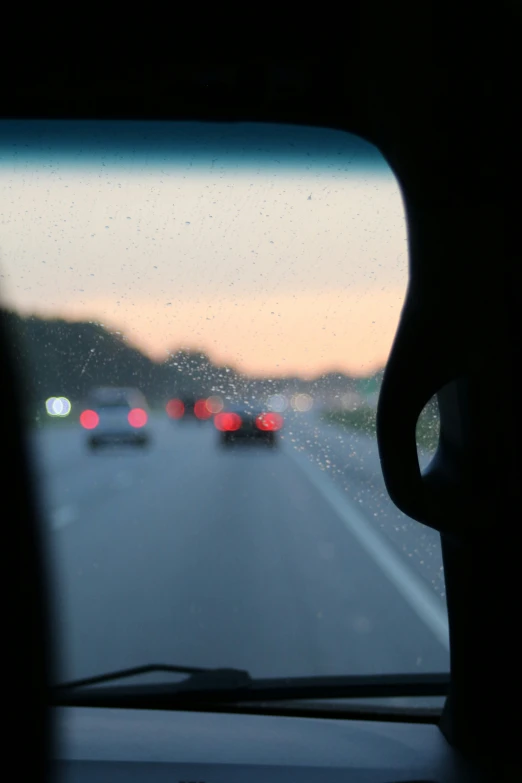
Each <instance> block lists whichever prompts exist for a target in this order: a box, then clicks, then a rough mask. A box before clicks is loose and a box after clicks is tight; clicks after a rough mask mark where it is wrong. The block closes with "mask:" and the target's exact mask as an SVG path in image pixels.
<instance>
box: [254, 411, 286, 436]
mask: <svg viewBox="0 0 522 783" xmlns="http://www.w3.org/2000/svg"><path fill="white" fill-rule="evenodd" d="M282 426H283V417H282V416H280V415H279V413H260V414H259V416H258V417H257V418H256V427H257V428H258V430H262V431H263V432H276V431H277V430H280V429H281V427H282Z"/></svg>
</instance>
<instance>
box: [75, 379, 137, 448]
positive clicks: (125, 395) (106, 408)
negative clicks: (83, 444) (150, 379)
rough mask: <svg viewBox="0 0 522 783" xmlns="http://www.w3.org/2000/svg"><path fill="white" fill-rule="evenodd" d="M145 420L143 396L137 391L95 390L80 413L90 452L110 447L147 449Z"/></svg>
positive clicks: (117, 389) (119, 389)
mask: <svg viewBox="0 0 522 783" xmlns="http://www.w3.org/2000/svg"><path fill="white" fill-rule="evenodd" d="M148 419H149V414H148V409H147V403H146V401H145V397H144V396H143V394H142V393H141V392H140V391H138V390H137V389H122V388H99V389H95V390H93V391H92V392H91V394H90V395H89V397H88V398H87V401H86V405H85V407H84V409H83V411H82V413H81V414H80V424H81V425H82V427H83V428H84V429H85V430H86V431H87V443H88V445H89V447H90V448H91V449H96V448H98V447H100V446H104V445H110V444H113V445H120V444H121V445H123V444H128V445H133V446H142V447H143V446H147V445H148V444H149V442H150V432H149V427H148Z"/></svg>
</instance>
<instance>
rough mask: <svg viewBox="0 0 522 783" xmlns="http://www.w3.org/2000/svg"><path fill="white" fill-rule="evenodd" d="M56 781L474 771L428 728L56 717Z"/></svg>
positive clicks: (410, 782) (410, 781) (136, 782)
mask: <svg viewBox="0 0 522 783" xmlns="http://www.w3.org/2000/svg"><path fill="white" fill-rule="evenodd" d="M54 715H55V718H56V726H55V728H56V735H57V746H56V749H55V753H54V758H55V761H54V764H55V770H54V771H55V773H56V774H55V778H56V779H58V780H60V781H64V782H65V781H66V782H67V783H68V782H69V781H75V782H76V781H78V782H80V781H81V783H91V781H92V783H94V781H96V782H97V783H104V781H111V783H124V781H125V783H146V782H147V783H151V782H152V781H153V782H156V781H157V783H163V781H164V782H165V783H167V781H168V783H319V782H321V783H341V782H342V783H352V781H353V783H421V782H422V783H428V782H429V783H443V781H444V782H445V781H471V780H473V779H474V778H473V777H471V774H470V770H469V769H468V767H467V766H466V765H465V764H464V762H463V760H462V759H461V757H460V756H459V754H458V753H456V752H455V751H454V750H453V749H452V748H451V747H450V746H449V745H448V743H447V742H446V741H445V739H444V737H443V735H442V734H441V732H440V731H439V729H438V728H437V726H435V725H432V724H427V723H399V722H379V721H374V720H368V721H364V720H346V719H323V718H308V717H307V718H301V717H281V716H276V715H252V714H246V715H245V714H232V713H225V714H223V713H208V712H204V713H203V712H192V711H190V712H180V711H160V710H127V709H112V708H111V709H102V708H91V707H57V708H55V709H54Z"/></svg>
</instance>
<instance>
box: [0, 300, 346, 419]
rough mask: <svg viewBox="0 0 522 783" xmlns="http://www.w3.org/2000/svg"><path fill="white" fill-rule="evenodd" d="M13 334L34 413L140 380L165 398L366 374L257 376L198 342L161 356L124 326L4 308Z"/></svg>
mask: <svg viewBox="0 0 522 783" xmlns="http://www.w3.org/2000/svg"><path fill="white" fill-rule="evenodd" d="M2 318H3V319H4V322H5V324H6V327H7V331H8V334H10V335H11V338H10V339H11V345H12V355H13V358H14V361H15V366H16V371H17V373H18V376H19V379H20V383H21V388H22V393H23V395H24V402H25V404H26V408H27V410H28V411H30V412H31V413H33V412H35V411H37V410H40V409H41V406H42V403H43V401H45V400H46V399H47V398H48V397H52V396H65V397H68V398H69V399H70V400H75V401H80V400H82V399H84V398H85V396H86V395H87V394H88V392H89V391H90V390H91V389H92V388H93V387H96V386H128V387H129V386H130V387H136V388H139V389H140V390H141V391H143V393H144V394H145V395H146V397H147V399H148V400H149V402H150V403H151V404H154V405H156V404H163V403H164V402H165V401H166V400H168V399H169V398H170V397H173V396H182V395H201V396H203V395H209V394H221V395H223V396H224V397H225V398H227V399H241V397H242V396H245V395H248V396H249V397H250V398H252V396H260V395H266V394H275V393H281V392H286V393H288V392H289V391H290V392H292V393H295V392H309V393H312V394H315V395H318V394H319V395H320V394H322V393H323V394H324V393H332V391H333V390H335V389H338V390H339V392H340V393H342V392H343V391H349V390H353V389H354V388H355V387H356V385H357V383H359V386H360V380H359V381H358V382H357V381H356V379H354V378H352V377H351V376H349V375H346V374H344V373H327V374H324V375H321V376H320V377H318V378H316V379H314V380H312V381H310V380H305V379H303V378H300V377H296V376H292V377H286V378H253V377H248V376H246V375H245V374H243V373H241V372H240V371H239V370H238V369H237V368H235V367H230V366H223V365H219V364H216V363H214V362H213V361H212V360H211V358H210V357H209V356H208V355H207V354H206V353H205V352H204V351H199V350H194V349H191V350H187V349H177V350H173V351H172V352H171V353H170V354H169V355H168V356H167V357H166V358H165V360H164V361H163V362H157V361H154V360H152V359H151V358H150V357H148V356H146V355H145V354H144V353H142V352H141V351H140V350H139V349H138V348H136V347H135V346H133V345H132V344H131V343H130V342H129V341H128V340H127V339H126V337H125V336H124V335H123V334H121V333H118V332H112V331H109V330H107V329H106V328H105V327H104V326H102V325H101V324H99V323H96V322H90V321H67V320H64V319H62V318H51V319H48V318H42V317H37V316H23V315H21V314H19V313H16V312H14V311H12V310H2Z"/></svg>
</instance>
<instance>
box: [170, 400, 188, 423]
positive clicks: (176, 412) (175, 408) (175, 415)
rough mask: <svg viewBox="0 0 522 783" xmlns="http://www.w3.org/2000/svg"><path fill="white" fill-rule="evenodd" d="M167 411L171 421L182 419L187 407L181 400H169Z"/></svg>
mask: <svg viewBox="0 0 522 783" xmlns="http://www.w3.org/2000/svg"><path fill="white" fill-rule="evenodd" d="M166 410H167V415H168V416H170V418H171V419H181V418H183V415H184V413H185V406H184V404H183V402H182V401H181V400H169V401H168V403H167V408H166Z"/></svg>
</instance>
